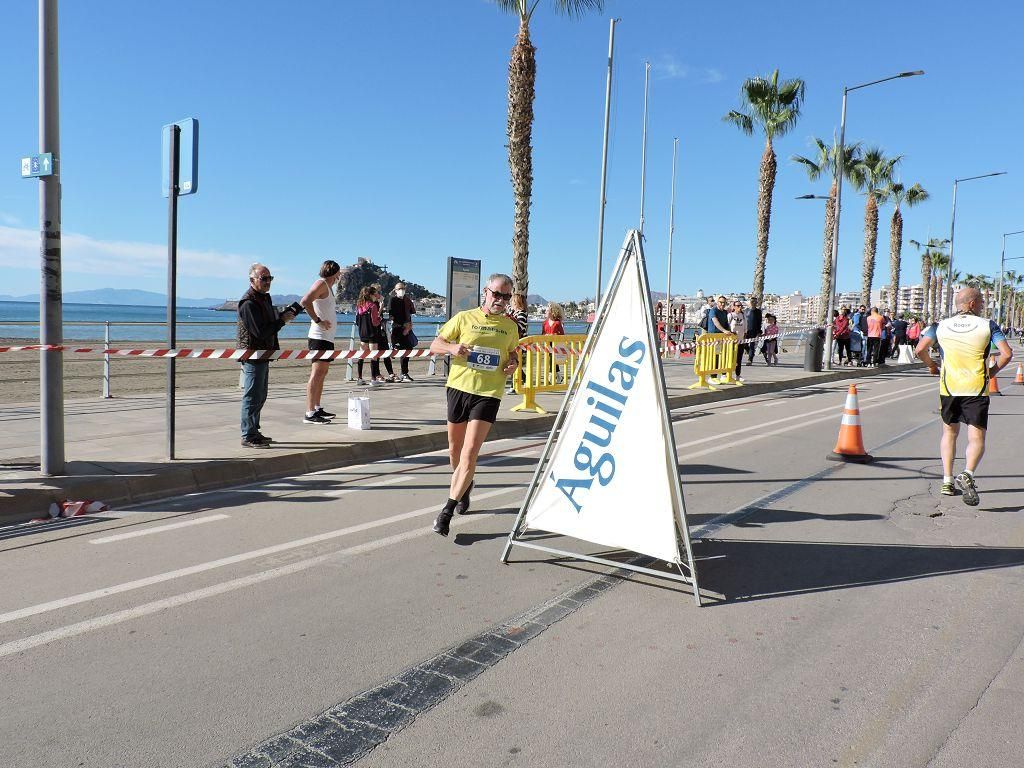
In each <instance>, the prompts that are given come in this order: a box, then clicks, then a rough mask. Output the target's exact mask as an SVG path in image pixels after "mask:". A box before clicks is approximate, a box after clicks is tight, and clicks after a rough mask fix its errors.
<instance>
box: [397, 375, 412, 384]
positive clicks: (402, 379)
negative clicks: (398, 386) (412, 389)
mask: <svg viewBox="0 0 1024 768" xmlns="http://www.w3.org/2000/svg"><path fill="white" fill-rule="evenodd" d="M398 381H399V382H400V383H401V382H406V381H408V382H411V381H412V376H410V375H409V374H408V373H403V374H402V378H400V379H399V380H398Z"/></svg>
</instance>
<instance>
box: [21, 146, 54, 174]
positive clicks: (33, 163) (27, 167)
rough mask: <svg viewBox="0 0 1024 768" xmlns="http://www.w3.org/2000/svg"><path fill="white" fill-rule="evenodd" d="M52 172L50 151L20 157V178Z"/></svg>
mask: <svg viewBox="0 0 1024 768" xmlns="http://www.w3.org/2000/svg"><path fill="white" fill-rule="evenodd" d="M53 173H54V168H53V154H51V153H50V152H44V153H43V154H41V155H32V156H31V157H23V158H21V178H23V179H31V178H35V177H37V176H52V175H53Z"/></svg>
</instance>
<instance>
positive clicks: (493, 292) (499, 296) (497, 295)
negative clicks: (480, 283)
mask: <svg viewBox="0 0 1024 768" xmlns="http://www.w3.org/2000/svg"><path fill="white" fill-rule="evenodd" d="M487 290H488V291H490V292H491V296H493V297H494V298H496V299H499V300H500V301H508V300H509V299H511V298H512V294H511V293H502V292H501V291H496V290H494V289H493V288H488V289H487Z"/></svg>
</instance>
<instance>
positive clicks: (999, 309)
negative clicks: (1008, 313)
mask: <svg viewBox="0 0 1024 768" xmlns="http://www.w3.org/2000/svg"><path fill="white" fill-rule="evenodd" d="M1010 235H1024V229H1018V230H1017V231H1016V232H1004V233H1003V250H1002V251H1001V252H1000V254H999V286H998V289H997V291H998V292H997V293H996V322H997V323H998V324H999V326H1000V327H1002V325H1003V266H1004V265H1005V264H1006V262H1008V261H1016V260H1017V259H1024V256H1011V257H1010V258H1009V259H1008V258H1006V238H1008V237H1010Z"/></svg>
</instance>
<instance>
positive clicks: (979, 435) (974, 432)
mask: <svg viewBox="0 0 1024 768" xmlns="http://www.w3.org/2000/svg"><path fill="white" fill-rule="evenodd" d="M984 455H985V430H984V429H982V428H981V427H972V426H970V425H968V426H967V469H968V471H969V472H970V473H971V474H974V472H975V470H976V469H977V468H978V465H979V464H980V463H981V457H982V456H984Z"/></svg>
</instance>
